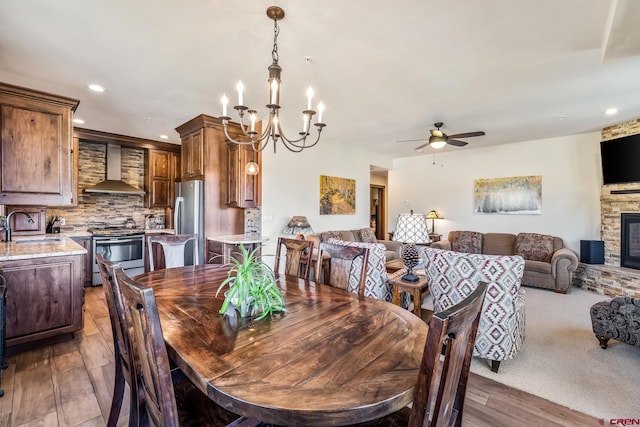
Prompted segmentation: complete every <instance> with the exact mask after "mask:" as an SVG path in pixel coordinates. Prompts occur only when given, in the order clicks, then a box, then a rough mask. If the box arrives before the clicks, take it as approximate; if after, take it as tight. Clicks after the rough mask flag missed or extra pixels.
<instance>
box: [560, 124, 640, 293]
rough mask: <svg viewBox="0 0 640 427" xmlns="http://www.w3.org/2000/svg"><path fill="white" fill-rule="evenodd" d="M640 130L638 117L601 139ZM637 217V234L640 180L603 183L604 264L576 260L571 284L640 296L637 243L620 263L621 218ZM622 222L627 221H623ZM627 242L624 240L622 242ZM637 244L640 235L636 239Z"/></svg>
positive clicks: (635, 228)
mask: <svg viewBox="0 0 640 427" xmlns="http://www.w3.org/2000/svg"><path fill="white" fill-rule="evenodd" d="M635 134H640V119H636V120H632V121H630V122H625V123H621V124H619V125H615V126H610V127H608V128H605V129H603V130H602V140H603V141H606V140H610V139H615V138H621V137H623V136H628V135H635ZM623 216H624V217H625V218H629V219H631V218H638V222H637V223H634V224H635V225H633V227H632V233H633V234H634V236H635V233H637V234H638V236H640V183H628V184H611V185H603V186H602V192H601V195H600V218H601V223H600V235H601V239H602V240H603V241H604V265H595V264H583V263H580V264H578V268H577V270H576V272H575V273H574V276H573V285H574V286H577V287H583V288H586V289H589V290H591V291H594V292H597V293H600V294H605V295H609V296H616V295H629V296H635V297H640V246H638V247H636V246H633V248H632V249H631V250H628V251H627V252H632V253H633V255H634V256H631V257H629V258H630V259H629V260H628V261H629V262H631V264H632V265H626V261H625V264H623V263H622V260H621V253H622V251H623V245H622V239H623V225H622V218H623ZM625 225H627V224H626V223H625ZM629 237H630V236H629V235H627V236H626V239H628V238H629ZM624 243H625V244H626V243H627V240H625V242H624ZM638 244H639V245H640V237H639V239H638Z"/></svg>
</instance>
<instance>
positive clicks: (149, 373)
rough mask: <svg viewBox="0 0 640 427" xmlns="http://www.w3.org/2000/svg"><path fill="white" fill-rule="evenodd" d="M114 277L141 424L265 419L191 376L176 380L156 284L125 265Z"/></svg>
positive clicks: (166, 426)
mask: <svg viewBox="0 0 640 427" xmlns="http://www.w3.org/2000/svg"><path fill="white" fill-rule="evenodd" d="M113 277H114V282H115V283H116V286H117V288H118V289H119V291H120V294H121V296H122V303H123V308H124V309H123V311H124V318H123V320H124V322H123V326H124V328H123V330H124V331H125V332H127V333H128V342H129V345H130V348H129V350H130V353H131V354H132V355H133V356H134V360H135V364H134V370H135V372H136V375H135V378H136V387H137V389H138V391H139V394H140V399H141V400H142V401H143V405H141V407H140V414H139V425H140V426H143V427H144V426H147V425H150V424H152V425H155V426H157V427H179V426H229V425H233V426H238V425H242V426H259V425H260V424H261V423H260V422H259V421H255V420H252V419H247V418H245V417H240V416H238V415H236V414H233V413H231V412H229V411H227V410H225V409H224V408H222V407H221V406H219V405H217V404H216V403H215V402H214V401H213V400H210V399H209V398H208V397H207V396H205V395H204V394H202V393H201V392H200V390H198V389H197V388H196V387H195V386H194V385H193V383H191V381H189V379H188V378H186V377H183V378H182V381H179V382H175V384H174V381H173V380H172V375H171V369H170V367H169V357H168V355H167V348H166V345H165V342H164V337H163V335H162V326H161V325H160V317H159V315H158V307H157V305H156V299H155V296H154V294H153V289H151V288H149V287H146V286H143V285H141V284H139V283H137V282H136V281H134V280H133V279H131V278H129V277H128V276H127V275H126V274H125V272H124V271H123V270H122V269H121V268H115V269H114V276H113Z"/></svg>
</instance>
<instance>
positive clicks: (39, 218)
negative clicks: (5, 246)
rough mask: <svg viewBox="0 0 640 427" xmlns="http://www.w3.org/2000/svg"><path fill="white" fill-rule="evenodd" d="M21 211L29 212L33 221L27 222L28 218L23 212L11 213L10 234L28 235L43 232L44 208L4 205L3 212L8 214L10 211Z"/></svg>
mask: <svg viewBox="0 0 640 427" xmlns="http://www.w3.org/2000/svg"><path fill="white" fill-rule="evenodd" d="M15 211H21V212H26V213H28V214H29V216H30V217H31V219H32V220H33V222H29V218H28V217H27V216H26V215H23V214H19V213H17V214H13V215H12V216H11V224H9V225H10V226H11V235H12V236H28V235H33V234H44V233H45V228H46V227H45V222H46V218H45V217H46V212H47V211H46V209H45V208H43V207H33V206H5V214H6V215H7V216H9V214H10V213H11V212H15Z"/></svg>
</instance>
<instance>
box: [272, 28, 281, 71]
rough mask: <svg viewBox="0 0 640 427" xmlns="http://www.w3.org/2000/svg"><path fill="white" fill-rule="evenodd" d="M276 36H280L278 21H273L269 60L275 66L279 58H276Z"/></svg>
mask: <svg viewBox="0 0 640 427" xmlns="http://www.w3.org/2000/svg"><path fill="white" fill-rule="evenodd" d="M278 34H280V27H278V20H277V19H274V20H273V50H272V51H271V59H273V62H275V63H276V64H277V63H278V60H279V59H280V57H279V56H278Z"/></svg>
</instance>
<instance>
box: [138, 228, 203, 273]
mask: <svg viewBox="0 0 640 427" xmlns="http://www.w3.org/2000/svg"><path fill="white" fill-rule="evenodd" d="M189 242H193V265H197V264H198V239H197V235H194V234H159V235H149V236H147V250H148V253H149V270H150V271H154V270H156V269H159V268H173V267H183V266H184V265H185V251H186V247H187V244H188V243H189ZM154 243H157V244H159V245H160V246H161V247H162V252H163V254H164V265H161V262H160V260H158V259H155V258H154Z"/></svg>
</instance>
